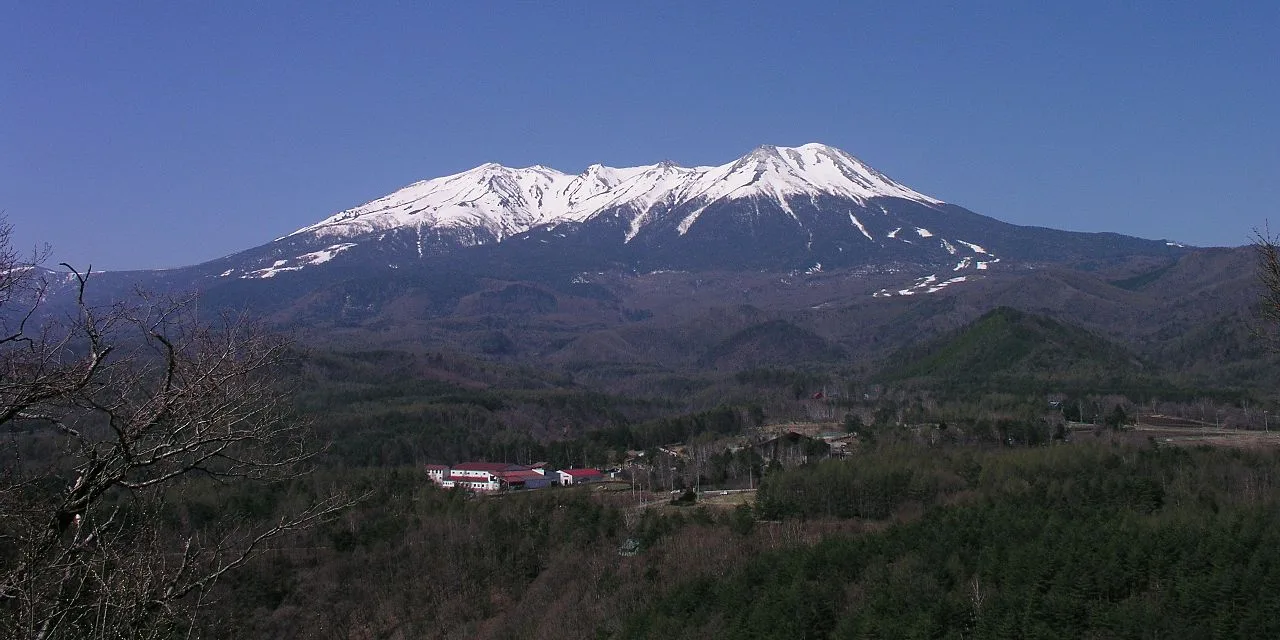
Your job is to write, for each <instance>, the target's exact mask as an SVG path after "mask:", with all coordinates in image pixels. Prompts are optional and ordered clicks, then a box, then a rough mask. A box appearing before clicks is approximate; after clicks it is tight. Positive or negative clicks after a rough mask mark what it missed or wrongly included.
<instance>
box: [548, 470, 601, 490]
mask: <svg viewBox="0 0 1280 640" xmlns="http://www.w3.org/2000/svg"><path fill="white" fill-rule="evenodd" d="M558 473H559V474H560V484H562V485H564V486H566V487H567V486H570V485H575V484H581V483H583V482H599V481H600V480H604V474H603V473H600V470H599V469H561V470H560V471H559V472H558Z"/></svg>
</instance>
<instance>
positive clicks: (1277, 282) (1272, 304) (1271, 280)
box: [1253, 228, 1280, 349]
mask: <svg viewBox="0 0 1280 640" xmlns="http://www.w3.org/2000/svg"><path fill="white" fill-rule="evenodd" d="M1253 239H1254V241H1253V246H1254V249H1255V250H1256V251H1257V254H1258V262H1257V265H1258V266H1257V268H1258V282H1259V283H1261V284H1262V309H1261V314H1262V321H1263V324H1264V326H1263V327H1261V328H1260V329H1259V332H1260V333H1262V334H1263V335H1264V336H1265V337H1267V338H1268V340H1269V344H1270V346H1271V347H1272V348H1273V349H1274V348H1276V346H1277V344H1276V340H1275V327H1280V244H1277V242H1278V241H1277V238H1276V237H1275V236H1272V235H1271V230H1270V229H1269V228H1263V229H1261V230H1257V229H1255V230H1254V234H1253Z"/></svg>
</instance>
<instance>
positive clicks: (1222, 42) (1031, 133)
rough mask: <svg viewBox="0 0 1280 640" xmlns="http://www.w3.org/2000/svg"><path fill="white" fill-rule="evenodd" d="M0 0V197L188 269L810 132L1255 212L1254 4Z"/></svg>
mask: <svg viewBox="0 0 1280 640" xmlns="http://www.w3.org/2000/svg"><path fill="white" fill-rule="evenodd" d="M6 4H7V6H6V8H5V9H4V11H3V14H2V15H3V19H2V20H0V209H2V210H4V211H5V213H6V215H7V216H8V218H9V220H10V222H11V223H13V224H14V225H15V226H16V227H17V234H18V236H17V237H18V239H19V241H20V242H22V243H24V244H33V243H35V242H37V241H47V242H49V243H51V244H53V245H54V249H55V251H56V258H57V260H59V261H60V260H68V261H71V262H73V263H75V264H77V265H85V264H89V263H92V264H93V265H94V266H95V268H107V269H121V268H144V267H145V268H150V267H166V266H179V265H185V264H192V263H196V262H200V261H204V260H208V259H211V258H215V257H218V256H221V255H225V254H228V253H232V252H235V251H238V250H240V249H245V248H249V247H252V246H256V245H259V244H262V243H264V242H267V241H270V240H271V239H273V238H275V237H278V236H280V235H283V234H285V233H288V232H290V231H292V230H294V229H296V228H299V227H302V226H305V225H307V224H310V223H312V222H315V221H317V220H319V219H321V218H323V217H325V216H328V215H329V214H331V213H333V212H335V211H338V210H341V209H345V208H347V207H350V206H354V205H357V204H360V203H362V202H365V201H368V200H371V199H373V198H375V197H378V196H381V195H384V194H386V193H388V192H390V191H392V190H394V189H397V188H399V187H401V186H403V185H405V184H407V183H410V182H413V181H415V180H419V179H422V178H428V177H435V176H438V175H444V174H448V173H454V172H457V171H462V170H465V169H468V168H471V167H473V166H475V165H478V164H481V163H483V162H488V161H495V162H501V163H503V164H507V165H511V166H527V165H531V164H546V165H549V166H553V167H556V168H558V169H561V170H563V171H568V172H576V171H580V170H582V169H583V168H585V167H586V166H587V165H588V164H591V163H594V162H602V163H604V164H608V165H613V166H624V165H636V164H651V163H654V162H657V161H660V160H663V159H671V160H675V161H676V162H679V163H681V164H686V165H694V164H720V163H724V162H728V161H729V160H731V159H733V158H735V157H737V156H740V155H742V154H744V153H746V152H747V151H749V150H750V149H752V148H753V147H755V146H757V145H760V144H764V143H770V144H778V145H799V144H803V143H805V142H811V141H818V142H825V143H827V144H831V145H835V146H837V147H840V148H843V149H845V150H846V151H849V152H851V153H853V154H854V155H857V156H859V157H860V158H862V159H863V160H864V161H866V162H868V163H870V164H871V165H872V166H875V167H877V168H879V169H880V170H881V171H883V172H885V173H887V174H888V175H890V176H892V177H894V178H896V179H897V180H899V181H901V182H903V183H905V184H907V185H909V186H911V187H913V188H915V189H917V190H919V191H923V192H925V193H928V194H930V195H933V196H936V197H938V198H941V199H943V200H946V201H949V202H953V203H956V204H960V205H962V206H965V207H968V208H970V209H972V210H974V211H977V212H979V213H983V214H986V215H990V216H993V217H996V218H1000V219H1003V220H1007V221H1010V222H1015V223H1019V224H1035V225H1043V226H1052V227H1058V228H1065V229H1076V230H1086V231H1104V230H1105V231H1118V232H1122V233H1128V234H1133V235H1139V236H1144V237H1149V238H1171V239H1176V240H1180V241H1183V242H1188V243H1193V244H1201V245H1223V244H1226V245H1236V244H1243V243H1245V242H1247V241H1248V236H1249V233H1250V230H1251V229H1252V228H1254V227H1255V226H1259V225H1261V224H1262V223H1263V222H1264V221H1265V220H1266V219H1267V218H1268V216H1270V217H1272V218H1273V219H1276V220H1280V213H1277V211H1276V206H1277V203H1280V126H1278V125H1277V119H1278V118H1280V2H1275V1H1274V0H1272V1H1266V2H1235V3H1225V2H1223V3H1215V2H1194V3H1190V2H1188V3H1183V2H1150V3H1138V2H1089V1H1079V2H1058V3H1039V2H1022V1H1011V2H953V3H936V4H934V3H928V4H916V3H900V2H882V1H877V2H867V3H862V2H852V1H837V2H810V3H803V2H786V3H769V4H767V5H766V4H764V3H761V4H758V5H756V4H751V3H746V2H725V3H713V2H703V1H699V2H689V1H687V0H686V1H680V2H671V3H664V2H581V3H576V2H554V3H552V2H548V3H542V2H536V3H535V2H452V3H449V2H440V3H426V2H423V3H418V2H397V3H392V2H369V3H322V2H304V3H297V4H286V3H284V2H266V3H261V2H199V3H193V2H152V3H125V4H120V3H102V2H79V3H61V2H58V3H54V2H11V3H6ZM141 5H145V6H141ZM1227 5H1229V6H1227Z"/></svg>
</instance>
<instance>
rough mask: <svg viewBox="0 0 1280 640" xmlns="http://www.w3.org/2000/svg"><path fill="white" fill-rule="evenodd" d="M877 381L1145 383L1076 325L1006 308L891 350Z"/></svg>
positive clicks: (1065, 385)
mask: <svg viewBox="0 0 1280 640" xmlns="http://www.w3.org/2000/svg"><path fill="white" fill-rule="evenodd" d="M879 377H880V379H881V380H882V381H885V382H903V381H916V382H919V383H921V384H924V385H927V386H933V387H938V388H942V389H949V390H953V391H966V390H973V391H1009V392H1033V391H1035V392H1039V391H1058V390H1062V391H1067V390H1078V391H1086V390H1092V389H1094V388H1097V389H1102V388H1109V389H1114V390H1116V391H1119V390H1120V389H1118V388H1117V385H1119V386H1120V387H1125V388H1133V387H1134V386H1135V385H1137V386H1149V385H1150V384H1152V378H1151V376H1150V375H1149V373H1148V372H1147V368H1146V367H1145V366H1144V365H1143V363H1142V362H1141V361H1139V360H1138V359H1137V358H1136V357H1135V356H1134V355H1133V354H1132V353H1130V352H1129V351H1128V350H1126V349H1125V348H1124V347H1121V346H1119V345H1117V344H1115V343H1113V342H1111V341H1109V340H1107V339H1105V338H1102V337H1100V336H1097V335H1095V334H1093V333H1090V332H1088V331H1086V330H1084V329H1081V328H1080V327H1076V326H1073V325H1069V324H1064V323H1061V322H1058V321H1056V320H1053V319H1051V318H1046V317H1044V316H1039V315H1035V314H1031V313H1025V312H1022V311H1018V310H1016V309H1011V308H1009V307H998V308H996V309H993V310H992V311H989V312H987V313H986V314H984V315H983V316H982V317H980V318H978V319H977V320H975V321H973V322H972V323H970V324H968V325H966V326H964V327H962V328H960V329H958V330H956V331H954V332H951V333H949V334H947V335H944V336H942V337H940V338H938V339H936V340H932V341H929V342H927V343H925V344H922V345H914V346H911V347H907V348H905V349H902V350H900V351H898V352H897V353H896V354H894V355H893V356H892V357H891V358H890V359H889V361H888V363H887V364H886V365H885V366H884V368H883V369H882V370H881V374H880V376H879Z"/></svg>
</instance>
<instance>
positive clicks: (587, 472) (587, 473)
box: [560, 469, 604, 478]
mask: <svg viewBox="0 0 1280 640" xmlns="http://www.w3.org/2000/svg"><path fill="white" fill-rule="evenodd" d="M560 472H561V473H567V474H569V475H570V476H573V477H575V478H593V477H595V476H603V475H604V474H603V473H600V470H599V469H562V470H561V471H560Z"/></svg>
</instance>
